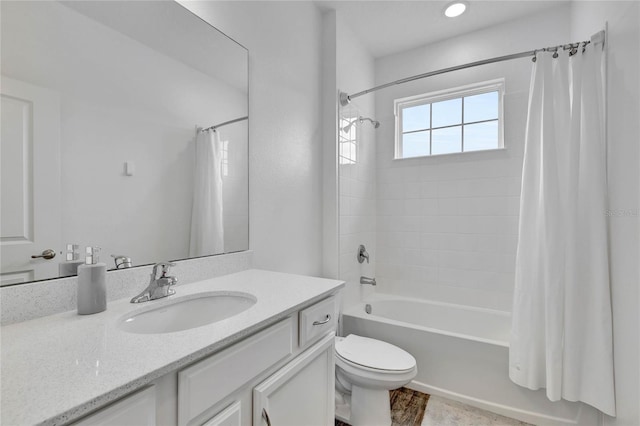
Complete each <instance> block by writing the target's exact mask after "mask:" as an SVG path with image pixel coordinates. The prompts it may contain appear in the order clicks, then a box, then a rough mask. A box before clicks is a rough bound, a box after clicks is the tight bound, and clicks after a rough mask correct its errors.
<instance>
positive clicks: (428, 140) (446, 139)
mask: <svg viewBox="0 0 640 426" xmlns="http://www.w3.org/2000/svg"><path fill="white" fill-rule="evenodd" d="M503 93H504V80H502V79H501V80H494V81H489V82H484V83H479V84H474V85H472V86H465V87H460V88H456V89H451V90H446V91H441V92H436V93H426V94H423V95H418V96H412V97H410V98H403V99H396V101H395V103H394V105H395V113H396V149H395V158H412V157H424V156H431V155H440V154H452V153H459V152H470V151H482V150H487V149H497V148H502V147H503V146H504V145H503V142H502V97H503Z"/></svg>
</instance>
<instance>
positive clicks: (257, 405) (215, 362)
mask: <svg viewBox="0 0 640 426" xmlns="http://www.w3.org/2000/svg"><path fill="white" fill-rule="evenodd" d="M335 316H336V300H335V297H334V296H331V297H329V298H326V299H324V300H322V301H320V302H317V303H315V304H313V305H311V306H309V307H306V308H304V309H301V310H300V311H299V312H297V313H296V314H295V315H292V316H291V317H289V318H287V319H285V320H282V321H280V322H278V323H276V324H275V325H272V326H270V327H268V328H266V329H265V330H263V331H261V332H259V333H257V334H255V335H253V336H251V337H248V338H246V339H245V340H243V341H241V342H239V343H236V344H235V345H233V346H231V347H229V348H227V349H225V350H223V351H221V352H218V353H216V354H214V355H211V356H209V357H207V358H205V359H203V360H201V361H198V362H196V363H195V364H193V365H191V366H189V367H187V368H185V369H183V370H181V371H180V372H178V426H195V425H198V426H199V425H206V426H222V425H224V426H249V425H254V426H258V425H263V424H264V425H269V422H273V424H274V425H279V426H280V425H291V426H301V425H305V426H315V425H318V426H320V425H322V426H328V425H331V424H333V422H334V391H335V390H334V380H335V379H334V358H333V357H334V353H333V347H334V335H335V328H336V321H335ZM314 323H315V325H313V324H314ZM314 342H315V343H314ZM263 410H264V413H265V414H264V416H263V414H262V413H263ZM268 417H269V418H270V420H269V421H267V420H266V419H267V418H268ZM273 419H276V420H273Z"/></svg>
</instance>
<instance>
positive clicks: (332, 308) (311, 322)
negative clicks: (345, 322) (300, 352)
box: [299, 296, 337, 347]
mask: <svg viewBox="0 0 640 426" xmlns="http://www.w3.org/2000/svg"><path fill="white" fill-rule="evenodd" d="M335 312H336V298H335V296H331V297H329V298H328V299H324V300H322V301H320V302H318V303H316V304H315V305H312V306H309V307H308V308H306V309H303V310H301V311H300V314H299V315H300V332H299V333H300V341H299V343H300V346H301V347H303V346H306V345H308V344H309V343H311V342H314V341H315V340H317V339H319V338H320V337H322V336H324V335H325V334H326V333H328V332H329V331H331V330H335V328H336V321H337V318H336V313H335Z"/></svg>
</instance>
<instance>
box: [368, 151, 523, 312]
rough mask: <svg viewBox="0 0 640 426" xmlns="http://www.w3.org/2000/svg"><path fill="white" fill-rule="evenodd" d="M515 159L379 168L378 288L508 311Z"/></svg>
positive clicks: (514, 225) (514, 219) (517, 186)
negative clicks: (441, 165) (442, 165)
mask: <svg viewBox="0 0 640 426" xmlns="http://www.w3.org/2000/svg"><path fill="white" fill-rule="evenodd" d="M520 161H521V159H520V158H517V157H516V158H514V159H512V160H501V159H497V160H496V159H490V160H485V161H482V162H481V163H473V162H472V163H463V162H460V163H455V164H449V165H446V166H444V167H439V166H438V165H436V164H431V165H424V166H407V167H402V166H401V167H393V168H386V169H381V170H379V174H378V179H379V181H378V218H377V230H378V240H377V243H378V263H377V273H378V277H379V281H380V290H381V291H382V292H388V293H393V294H400V295H406V296H411V297H418V298H425V299H437V300H444V301H451V302H456V303H464V304H474V305H480V306H485V307H494V308H502V309H508V307H509V305H510V303H511V291H512V288H513V281H514V264H515V252H516V245H517V233H518V207H519V200H520V197H519V191H520V170H519V163H520ZM451 176H457V177H458V178H457V179H452V178H451Z"/></svg>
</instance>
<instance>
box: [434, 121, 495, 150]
mask: <svg viewBox="0 0 640 426" xmlns="http://www.w3.org/2000/svg"><path fill="white" fill-rule="evenodd" d="M434 135H435V132H434ZM496 148H498V121H497V120H496V121H489V122H486V123H478V124H467V125H465V126H464V150H465V151H480V150H483V149H496Z"/></svg>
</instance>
